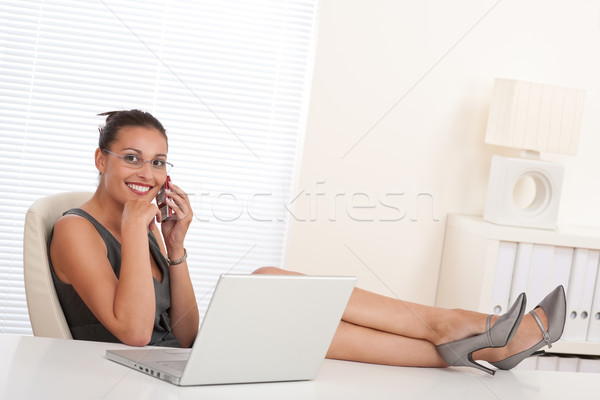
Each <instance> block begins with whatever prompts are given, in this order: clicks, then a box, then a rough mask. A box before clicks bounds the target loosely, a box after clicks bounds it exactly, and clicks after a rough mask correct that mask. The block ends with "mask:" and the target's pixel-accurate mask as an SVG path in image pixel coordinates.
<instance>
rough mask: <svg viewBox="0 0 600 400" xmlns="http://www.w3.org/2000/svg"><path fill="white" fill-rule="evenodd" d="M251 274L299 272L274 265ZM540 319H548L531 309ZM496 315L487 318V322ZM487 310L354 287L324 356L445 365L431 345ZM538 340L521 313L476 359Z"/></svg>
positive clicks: (474, 323)
mask: <svg viewBox="0 0 600 400" xmlns="http://www.w3.org/2000/svg"><path fill="white" fill-rule="evenodd" d="M255 273H262V274H287V275H299V274H298V273H296V272H292V271H286V270H283V269H280V268H275V267H262V268H259V269H258V270H257V271H255ZM536 313H537V314H538V317H539V318H540V320H541V321H542V324H543V325H544V326H545V327H547V326H548V322H547V319H546V315H545V314H544V312H543V310H541V309H536ZM496 319H497V317H493V318H492V321H491V323H492V325H493V324H494V322H495V320H496ZM486 321H487V314H482V313H478V312H474V311H467V310H459V309H445V308H439V307H431V306H425V305H422V304H417V303H411V302H407V301H403V300H399V299H393V298H390V297H386V296H382V295H379V294H376V293H372V292H368V291H366V290H363V289H359V288H356V289H354V292H353V293H352V296H351V297H350V300H349V301H348V305H347V307H346V310H345V311H344V315H343V316H342V322H341V324H340V326H339V327H338V330H337V332H336V335H335V337H334V339H333V342H332V344H331V347H330V349H329V353H328V355H327V356H328V357H329V358H337V359H344V360H353V361H361V362H371V363H378V364H390V365H402V366H421V367H427V366H431V367H433V366H438V367H441V366H447V364H446V363H445V362H444V361H443V360H442V359H441V357H440V356H439V354H438V352H437V350H436V348H435V346H436V345H439V344H442V343H448V342H451V341H453V340H458V339H462V338H466V337H469V336H473V335H476V334H479V333H482V332H484V331H485V329H486ZM541 339H542V335H541V331H540V329H539V327H538V326H537V324H536V323H535V321H534V319H533V317H532V316H531V315H525V317H524V318H523V322H522V323H521V325H520V326H519V329H518V330H517V333H516V335H515V337H514V338H513V339H512V340H511V341H510V342H509V344H508V345H507V346H505V347H502V348H496V349H483V350H480V351H477V352H475V353H474V354H473V358H474V359H477V360H486V361H498V360H502V359H504V358H506V357H508V356H510V355H512V354H516V353H518V352H520V351H523V350H525V349H527V348H529V347H531V346H532V345H534V344H535V343H537V342H539V341H540V340H541Z"/></svg>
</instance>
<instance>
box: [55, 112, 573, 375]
mask: <svg viewBox="0 0 600 400" xmlns="http://www.w3.org/2000/svg"><path fill="white" fill-rule="evenodd" d="M101 115H106V116H107V119H106V124H105V125H104V127H102V128H100V139H99V146H98V149H97V150H96V153H95V162H96V168H97V169H98V171H99V172H100V183H99V185H98V189H97V190H96V192H95V194H94V196H93V197H92V198H91V199H90V200H89V201H88V202H86V203H84V204H83V205H81V207H80V208H79V209H76V210H72V211H70V212H67V213H66V215H64V216H63V217H62V218H61V219H59V220H58V221H57V223H56V225H55V228H54V233H53V237H52V241H51V245H50V257H51V264H52V271H53V277H54V281H55V286H56V288H57V292H58V295H59V298H60V300H61V305H62V307H63V310H64V311H65V315H66V317H67V322H68V323H69V326H70V328H71V331H72V333H73V336H74V338H76V339H78V338H79V339H87V340H102V341H121V342H123V343H126V344H129V345H134V346H143V345H147V344H151V345H167V346H183V347H189V346H191V344H192V343H193V341H194V338H195V336H196V333H197V329H198V309H197V306H196V301H195V298H194V292H193V288H192V284H191V280H190V276H189V272H188V268H187V263H186V261H185V260H186V257H187V254H186V251H185V249H184V247H183V240H184V237H185V234H186V232H187V229H188V227H189V224H190V222H191V220H192V209H191V206H190V201H189V199H188V197H187V195H186V194H185V192H184V191H183V190H181V189H180V188H179V187H177V186H175V185H172V186H171V190H169V191H167V197H168V200H167V201H168V204H169V206H171V207H172V209H173V210H174V212H175V215H174V216H173V217H172V218H170V219H169V220H167V221H162V223H161V229H160V232H159V229H158V228H157V226H156V224H155V223H154V220H155V219H156V220H158V221H159V222H160V218H161V217H160V212H159V210H158V207H157V206H156V205H155V204H154V203H153V199H154V198H155V197H156V194H157V192H158V190H159V189H160V187H161V185H162V184H163V183H164V182H165V179H166V177H167V166H168V163H167V150H168V148H167V137H166V133H165V130H164V128H163V127H162V125H161V124H160V122H159V121H158V120H156V119H155V118H154V117H153V116H151V115H150V114H148V113H144V112H142V111H139V110H130V111H116V112H109V113H105V114H101ZM161 232H162V235H161ZM167 260H169V261H167ZM169 264H170V265H169ZM256 273H268V274H294V273H293V272H289V271H285V270H282V269H278V268H274V267H263V268H260V269H258V270H257V271H256ZM525 303H526V298H525V294H522V295H521V296H519V298H518V299H517V301H516V302H515V304H513V306H512V307H511V309H510V310H509V311H508V312H507V313H506V314H504V315H502V316H500V317H497V316H488V315H485V314H481V313H477V312H472V311H466V310H447V309H442V308H437V307H430V306H424V305H420V304H415V303H409V302H405V301H402V300H396V299H391V298H388V297H384V296H380V295H377V294H374V293H371V292H367V291H364V290H361V289H358V288H357V289H355V290H354V292H353V294H352V296H351V298H350V301H349V303H348V306H347V308H346V310H345V313H344V315H343V318H342V321H341V323H340V325H339V327H338V330H337V332H336V334H335V337H334V339H333V342H332V344H331V346H330V348H329V351H328V354H327V356H328V357H329V358H336V359H344V360H354V361H362V362H370V363H379V364H389V365H402V366H424V367H444V366H448V365H468V366H472V367H475V368H478V369H481V370H483V371H485V372H488V373H493V370H491V369H489V368H487V367H484V366H482V365H480V364H477V363H475V362H474V361H473V360H474V359H481V360H486V361H489V362H491V363H492V364H494V365H495V366H496V367H498V368H502V369H509V368H512V367H514V366H515V365H516V364H518V363H519V362H520V361H521V360H522V359H524V358H525V357H527V356H529V355H531V354H532V353H533V352H535V351H536V350H537V349H539V348H541V347H543V346H544V345H550V344H551V343H553V342H555V341H557V340H558V339H559V338H560V335H561V334H562V330H563V327H564V321H565V313H566V305H565V297H564V290H563V288H562V287H558V288H557V289H555V290H554V291H553V292H552V293H550V294H549V295H548V296H547V297H546V299H544V300H543V301H542V302H541V303H540V304H539V305H538V307H536V308H535V310H534V311H532V312H530V314H527V315H524V310H525Z"/></svg>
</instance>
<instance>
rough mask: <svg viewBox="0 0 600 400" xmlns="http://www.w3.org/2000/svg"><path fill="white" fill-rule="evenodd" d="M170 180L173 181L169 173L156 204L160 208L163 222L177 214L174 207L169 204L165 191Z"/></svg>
mask: <svg viewBox="0 0 600 400" xmlns="http://www.w3.org/2000/svg"><path fill="white" fill-rule="evenodd" d="M169 182H171V177H170V176H168V175H167V180H166V181H165V183H164V184H163V185H162V186H161V188H160V189H159V191H158V193H157V194H156V204H157V205H158V209H159V210H160V217H161V221H162V222H164V221H167V220H168V219H169V218H171V217H172V216H173V214H175V213H174V211H173V209H172V208H171V207H169V205H168V204H167V194H166V193H165V189H168V188H169Z"/></svg>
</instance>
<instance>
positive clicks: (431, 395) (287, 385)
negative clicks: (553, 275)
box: [0, 334, 598, 400]
mask: <svg viewBox="0 0 600 400" xmlns="http://www.w3.org/2000/svg"><path fill="white" fill-rule="evenodd" d="M124 347H126V346H123V345H115V344H107V343H96V342H82V341H74V340H59V339H47V338H39V337H31V336H17V335H8V334H0V399H42V398H43V399H61V400H62V399H132V398H133V399H160V400H167V399H188V398H189V399H192V398H193V399H199V398H210V399H213V398H218V399H229V398H232V399H233V398H244V399H253V398H256V399H261V400H263V399H361V400H364V399H368V398H376V399H398V398H406V399H412V398H418V399H420V400H426V399H441V398H443V399H444V400H449V399H465V398H476V399H496V400H497V399H506V400H509V399H544V400H548V399H565V398H598V392H597V391H598V374H592V373H576V372H554V371H526V370H516V371H499V372H498V373H496V375H495V376H493V377H492V376H488V375H485V374H483V373H481V372H479V371H476V370H472V369H467V368H443V369H436V368H402V367H389V366H382V365H371V364H361V363H353V362H345V361H335V360H325V362H324V363H323V366H322V367H321V370H320V371H319V375H318V377H317V378H316V379H315V380H312V381H305V382H281V383H258V384H244V385H218V386H196V387H178V386H174V385H171V384H169V383H166V382H163V381H161V380H158V379H156V378H153V377H151V376H148V375H145V374H142V373H139V372H137V371H134V370H132V369H130V368H127V367H124V366H121V365H119V364H116V363H114V362H112V361H109V360H107V359H106V358H105V357H104V354H105V351H106V349H114V348H124ZM594 393H595V395H594Z"/></svg>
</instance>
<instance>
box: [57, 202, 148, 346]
mask: <svg viewBox="0 0 600 400" xmlns="http://www.w3.org/2000/svg"><path fill="white" fill-rule="evenodd" d="M157 212H158V209H157V207H156V206H155V205H153V204H150V203H144V202H129V203H127V204H126V206H125V210H124V213H123V224H122V231H121V237H122V241H121V252H122V258H121V272H120V278H119V279H117V277H116V276H115V274H114V272H113V269H112V266H111V265H110V263H109V261H108V259H107V257H106V246H105V245H104V242H103V240H102V238H101V237H100V236H99V235H98V232H97V231H96V229H95V228H94V227H93V226H92V225H91V224H90V223H89V222H88V221H86V220H85V219H82V218H80V217H77V216H65V217H63V218H61V219H60V220H59V221H58V222H57V223H56V225H55V229H54V237H53V240H52V244H51V247H50V256H51V258H52V264H53V266H54V268H55V271H56V273H57V275H58V277H59V279H60V280H61V281H63V282H64V283H68V284H71V285H72V286H73V288H74V289H75V291H77V293H78V294H79V296H80V297H81V298H82V300H83V301H84V302H85V304H86V305H87V306H88V308H89V309H90V310H91V311H92V313H93V314H94V315H95V316H96V318H98V320H99V321H100V322H101V323H102V325H104V326H105V327H106V328H107V329H108V330H109V331H110V332H111V333H112V334H113V335H115V336H116V337H117V338H118V339H119V340H121V341H122V342H123V343H125V344H129V345H133V346H143V345H146V344H147V343H148V342H149V341H150V338H151V336H152V329H153V326H154V315H155V308H156V306H155V295H154V284H153V280H152V271H151V266H150V253H149V249H148V225H149V222H148V221H152V219H153V218H154V216H155V215H156V213H157Z"/></svg>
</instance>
